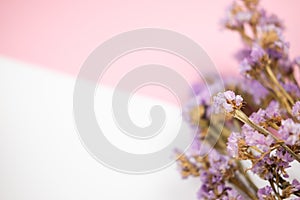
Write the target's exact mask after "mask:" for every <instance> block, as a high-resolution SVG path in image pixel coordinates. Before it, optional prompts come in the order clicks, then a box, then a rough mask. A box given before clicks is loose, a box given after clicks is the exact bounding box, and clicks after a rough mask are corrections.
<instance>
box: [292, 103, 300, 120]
mask: <svg viewBox="0 0 300 200" xmlns="http://www.w3.org/2000/svg"><path fill="white" fill-rule="evenodd" d="M292 114H293V116H294V117H295V118H296V119H297V120H299V121H300V101H297V102H296V103H295V105H294V106H293V109H292Z"/></svg>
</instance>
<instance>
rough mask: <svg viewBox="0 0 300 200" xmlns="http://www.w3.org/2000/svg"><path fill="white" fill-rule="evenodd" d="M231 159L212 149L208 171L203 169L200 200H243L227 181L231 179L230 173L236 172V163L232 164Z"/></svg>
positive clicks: (199, 193)
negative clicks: (234, 199)
mask: <svg viewBox="0 0 300 200" xmlns="http://www.w3.org/2000/svg"><path fill="white" fill-rule="evenodd" d="M230 159H231V158H230V157H229V156H227V155H222V154H220V153H219V152H217V151H216V150H215V149H212V150H211V151H210V153H209V154H208V155H207V162H208V165H209V166H210V167H209V168H208V169H207V168H204V169H202V173H201V176H200V181H201V183H202V185H201V187H200V189H199V191H198V199H224V200H225V199H228V200H229V199H231V198H234V197H236V198H237V199H241V200H242V199H243V198H242V196H240V195H238V193H236V192H235V191H234V189H233V188H231V187H230V186H229V185H228V183H227V181H228V180H229V179H230V178H231V176H229V174H231V173H232V172H231V173H228V171H230V170H234V168H235V167H236V166H235V164H234V163H235V162H230Z"/></svg>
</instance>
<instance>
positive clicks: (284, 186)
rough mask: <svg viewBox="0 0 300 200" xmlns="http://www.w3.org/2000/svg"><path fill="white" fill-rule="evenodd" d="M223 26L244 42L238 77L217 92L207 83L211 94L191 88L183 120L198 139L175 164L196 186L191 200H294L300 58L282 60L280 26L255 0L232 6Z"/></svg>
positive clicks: (298, 194) (298, 190) (297, 193)
mask: <svg viewBox="0 0 300 200" xmlns="http://www.w3.org/2000/svg"><path fill="white" fill-rule="evenodd" d="M223 24H224V26H225V27H226V28H227V29H230V30H233V31H235V32H237V33H238V34H239V35H240V36H241V38H242V41H243V42H244V49H242V50H240V51H239V52H238V54H237V59H238V60H239V61H240V63H241V64H240V72H241V74H242V77H241V78H225V79H224V84H225V88H226V91H225V92H224V91H223V92H219V90H220V87H219V83H217V82H214V81H213V79H212V81H211V82H210V83H209V84H211V87H210V88H211V90H213V91H208V90H207V88H205V86H204V84H199V85H197V86H195V90H194V91H193V92H194V93H196V94H197V98H198V99H197V104H196V105H188V106H187V110H186V111H185V117H186V119H187V120H188V121H189V122H190V124H191V126H192V127H195V128H196V130H198V135H197V138H195V140H194V143H193V144H192V146H191V148H190V150H189V151H188V152H186V153H185V154H184V155H182V156H180V157H179V159H178V164H179V166H180V171H181V174H182V177H184V178H187V177H189V176H194V177H199V178H200V182H201V187H200V189H199V192H198V198H199V199H232V200H233V199H267V200H276V199H278V200H280V199H300V183H299V181H298V180H297V178H298V179H299V177H291V175H290V174H289V169H290V168H294V170H299V169H296V168H295V167H294V166H297V165H298V166H300V165H299V163H300V86H299V85H300V84H299V82H298V81H299V80H297V78H296V76H295V74H296V73H299V70H300V69H298V71H297V69H296V68H299V66H300V57H299V58H295V59H291V58H290V56H289V52H288V51H289V43H288V42H286V41H285V39H284V37H283V30H284V26H283V23H282V21H281V20H280V19H278V17H277V16H276V15H269V14H268V13H267V12H266V11H265V10H264V9H262V8H260V6H259V0H240V1H235V2H234V3H233V4H232V5H231V6H230V7H229V8H228V10H227V12H226V18H225V19H224V20H223ZM210 94H213V97H212V98H211V95H210ZM237 94H238V95H237ZM224 115H225V119H226V120H225V124H224V126H223V124H222V123H220V122H221V121H222V120H221V119H222V118H224ZM211 116H216V117H214V118H213V119H214V120H212V118H211ZM218 119H220V121H219V120H218ZM245 163H246V164H247V166H246V165H245ZM298 168H299V167H298ZM250 174H255V175H257V176H259V177H260V178H261V179H262V180H265V186H264V187H261V186H258V185H257V184H256V183H255V182H254V181H253V180H252V177H251V176H250Z"/></svg>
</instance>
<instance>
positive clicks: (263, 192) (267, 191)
mask: <svg viewBox="0 0 300 200" xmlns="http://www.w3.org/2000/svg"><path fill="white" fill-rule="evenodd" d="M257 197H258V199H259V200H264V199H268V197H273V190H272V188H271V187H270V186H265V187H263V188H260V189H259V190H258V191H257Z"/></svg>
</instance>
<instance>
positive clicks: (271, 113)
mask: <svg viewBox="0 0 300 200" xmlns="http://www.w3.org/2000/svg"><path fill="white" fill-rule="evenodd" d="M265 111H266V118H267V119H272V118H273V119H274V118H277V117H280V115H281V109H280V104H279V103H278V101H274V100H273V101H271V102H270V103H269V105H268V107H267V108H266V109H265Z"/></svg>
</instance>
